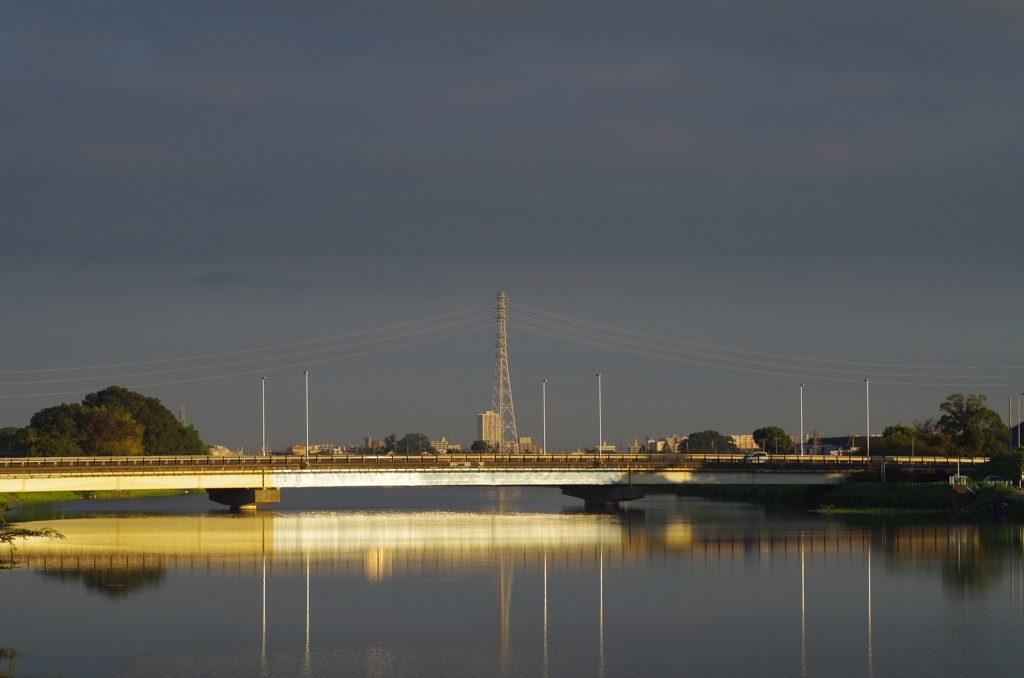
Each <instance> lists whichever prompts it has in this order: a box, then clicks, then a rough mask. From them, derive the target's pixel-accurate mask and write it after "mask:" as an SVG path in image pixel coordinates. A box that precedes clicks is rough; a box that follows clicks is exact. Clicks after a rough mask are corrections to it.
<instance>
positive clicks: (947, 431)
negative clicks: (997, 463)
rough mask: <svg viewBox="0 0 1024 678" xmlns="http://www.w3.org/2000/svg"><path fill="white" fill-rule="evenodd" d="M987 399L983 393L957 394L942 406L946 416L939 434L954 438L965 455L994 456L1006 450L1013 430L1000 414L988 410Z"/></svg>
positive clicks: (942, 418) (940, 422)
mask: <svg viewBox="0 0 1024 678" xmlns="http://www.w3.org/2000/svg"><path fill="white" fill-rule="evenodd" d="M986 400H988V399H987V398H986V397H985V396H983V395H981V394H980V393H970V394H968V395H966V396H964V395H963V394H960V393H953V394H952V395H950V396H949V397H947V398H946V402H944V403H942V404H941V405H939V409H940V410H942V411H943V412H945V414H943V415H942V416H941V417H939V422H938V426H937V427H936V428H937V430H938V432H939V433H940V434H944V435H948V436H951V438H952V441H953V442H954V443H955V444H956V445H957V446H958V447H959V448H961V449H962V450H963V452H964V453H965V454H969V455H976V456H984V455H994V454H999V453H1000V452H1002V451H1003V450H1005V449H1006V441H1007V440H1008V439H1009V429H1008V428H1007V427H1006V425H1005V424H1003V420H1002V419H1001V418H1000V416H999V414H998V413H997V412H995V411H993V410H990V409H989V408H987V407H985V405H984V403H985V401H986Z"/></svg>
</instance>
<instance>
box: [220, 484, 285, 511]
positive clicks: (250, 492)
mask: <svg viewBox="0 0 1024 678" xmlns="http://www.w3.org/2000/svg"><path fill="white" fill-rule="evenodd" d="M207 493H208V494H209V495H210V501H215V502H217V503H218V504H224V505H225V506H230V507H231V510H232V511H238V510H255V509H256V508H258V507H260V506H266V505H267V504H276V503H277V502H279V501H281V490H280V489H278V488H276V487H263V488H259V489H246V488H241V487H221V488H210V489H209V490H207Z"/></svg>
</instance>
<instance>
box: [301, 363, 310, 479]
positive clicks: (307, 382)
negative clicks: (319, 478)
mask: <svg viewBox="0 0 1024 678" xmlns="http://www.w3.org/2000/svg"><path fill="white" fill-rule="evenodd" d="M302 374H304V375H305V376H306V461H309V372H303V373H302Z"/></svg>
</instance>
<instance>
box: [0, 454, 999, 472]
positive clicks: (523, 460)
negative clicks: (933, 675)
mask: <svg viewBox="0 0 1024 678" xmlns="http://www.w3.org/2000/svg"><path fill="white" fill-rule="evenodd" d="M743 456H744V455H742V454H725V453H723V454H699V455H698V454H693V455H691V454H685V453H679V454H603V455H596V454H508V455H498V454H465V453H464V454H439V455H408V456H406V455H395V454H383V455H359V454H352V455H330V456H328V455H313V456H311V457H310V458H309V460H308V462H307V461H306V460H305V458H303V457H301V456H280V455H271V456H133V457H10V458H2V459H0V472H4V471H7V472H32V471H40V472H49V473H53V472H61V471H64V470H66V471H68V472H75V471H77V472H86V473H88V472H90V471H93V472H102V471H126V472H131V471H132V470H138V471H142V472H144V471H146V470H152V471H157V470H161V471H168V472H170V468H173V469H174V470H176V471H178V472H182V471H186V470H190V469H194V468H196V467H202V468H203V469H204V470H209V471H210V472H218V471H219V472H229V471H241V472H247V471H248V472H252V471H256V470H259V469H266V470H275V469H276V470H297V469H303V468H310V469H331V468H338V469H343V468H346V467H347V468H356V467H359V468H363V469H366V468H380V469H387V468H394V469H398V468H403V469H409V468H432V469H452V468H459V467H460V466H461V467H462V468H465V467H466V466H469V467H473V466H486V467H490V468H502V467H504V468H530V467H532V468H553V467H557V468H590V467H601V468H616V467H622V468H632V469H636V470H642V469H643V468H649V469H659V468H660V469H664V468H672V467H676V466H678V467H681V468H682V467H686V466H692V465H695V464H715V465H724V466H732V465H739V464H743ZM982 461H987V458H961V459H957V458H954V457H865V456H854V455H839V456H836V455H770V456H769V457H768V458H767V460H766V462H765V463H761V464H757V465H749V466H750V467H751V468H778V467H779V466H780V465H784V466H796V467H801V466H803V467H812V466H813V467H821V466H826V467H827V466H831V465H835V466H847V467H850V466H860V467H862V468H871V467H877V466H880V465H881V464H882V463H885V464H895V465H915V466H951V465H953V464H956V463H958V462H959V463H961V464H966V465H972V464H977V463H981V462H982ZM457 465H458V466H457ZM743 466H744V467H747V466H748V465H747V464H743ZM169 467H170V468H169Z"/></svg>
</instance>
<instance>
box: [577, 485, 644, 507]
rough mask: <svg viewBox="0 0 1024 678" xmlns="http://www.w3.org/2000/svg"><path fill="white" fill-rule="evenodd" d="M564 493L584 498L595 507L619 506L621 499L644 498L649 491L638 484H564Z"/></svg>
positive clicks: (584, 503)
mask: <svg viewBox="0 0 1024 678" xmlns="http://www.w3.org/2000/svg"><path fill="white" fill-rule="evenodd" d="M561 490H562V494H564V495H566V496H569V497H576V498H577V499H582V500H583V505H584V506H586V507H593V508H605V507H608V506H618V505H619V502H620V501H632V500H634V499H643V498H644V497H646V496H647V493H646V492H645V491H644V490H643V488H641V487H637V486H636V485H562V487H561Z"/></svg>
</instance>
